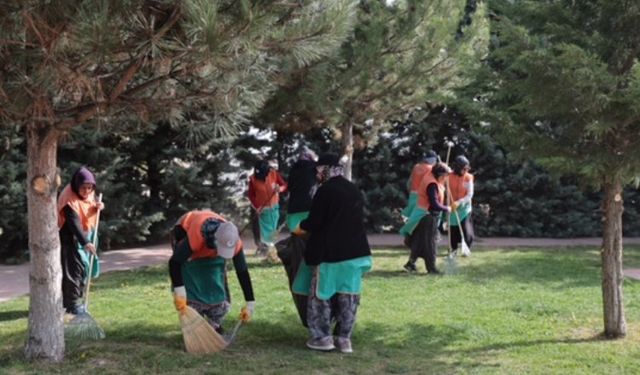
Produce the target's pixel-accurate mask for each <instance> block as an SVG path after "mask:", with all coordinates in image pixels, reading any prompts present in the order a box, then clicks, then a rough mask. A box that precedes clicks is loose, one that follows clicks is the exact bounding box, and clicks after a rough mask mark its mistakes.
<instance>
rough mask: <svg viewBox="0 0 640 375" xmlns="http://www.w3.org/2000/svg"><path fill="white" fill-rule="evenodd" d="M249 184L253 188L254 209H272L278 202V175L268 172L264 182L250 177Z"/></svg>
mask: <svg viewBox="0 0 640 375" xmlns="http://www.w3.org/2000/svg"><path fill="white" fill-rule="evenodd" d="M249 183H250V184H251V186H252V188H253V194H254V200H253V204H254V205H256V208H258V209H260V208H267V207H273V206H275V205H276V204H278V201H279V200H280V198H279V196H278V191H279V189H280V186H279V185H278V175H277V172H276V171H274V170H271V171H269V174H267V177H266V178H265V179H264V181H262V180H259V179H257V178H256V176H254V175H251V177H250V178H249Z"/></svg>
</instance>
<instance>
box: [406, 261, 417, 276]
mask: <svg viewBox="0 0 640 375" xmlns="http://www.w3.org/2000/svg"><path fill="white" fill-rule="evenodd" d="M403 267H404V269H405V271H407V272H409V273H411V272H418V269H417V268H416V264H415V263H411V262H407V264H405V265H404V266H403Z"/></svg>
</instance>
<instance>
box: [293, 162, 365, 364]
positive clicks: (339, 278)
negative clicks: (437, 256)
mask: <svg viewBox="0 0 640 375" xmlns="http://www.w3.org/2000/svg"><path fill="white" fill-rule="evenodd" d="M316 171H317V175H316V177H317V179H318V181H319V183H320V187H319V188H318V190H317V192H316V194H315V195H314V197H313V202H312V203H311V209H310V211H309V217H307V218H306V219H305V220H303V221H302V222H301V223H300V225H299V227H298V228H297V229H296V230H295V231H294V234H296V235H305V233H308V234H309V239H308V241H307V248H306V250H305V252H304V262H303V263H302V264H301V265H300V269H299V270H298V273H297V275H296V279H295V281H294V285H293V290H294V292H295V293H299V294H307V295H309V297H308V300H307V325H308V328H309V334H310V336H311V337H310V339H309V340H308V341H307V347H308V348H310V349H314V350H322V351H327V350H333V349H334V348H336V347H337V348H338V350H340V351H341V352H343V353H351V352H352V351H353V350H352V347H351V333H352V331H353V327H354V324H355V322H356V312H357V309H358V305H359V304H360V291H361V283H362V274H363V273H364V272H367V271H368V270H370V269H371V263H372V262H371V249H370V247H369V243H368V241H367V236H366V234H365V230H364V199H363V197H362V193H361V192H360V190H359V189H358V188H357V187H356V186H355V185H354V184H353V183H352V182H350V181H349V180H347V179H346V178H344V177H343V176H342V171H343V167H342V165H341V164H340V162H339V157H338V155H335V154H326V155H323V156H321V157H320V158H319V160H318V163H317V167H316ZM333 322H335V327H334V329H333V333H332V331H331V325H332V323H333Z"/></svg>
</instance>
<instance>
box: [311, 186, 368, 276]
mask: <svg viewBox="0 0 640 375" xmlns="http://www.w3.org/2000/svg"><path fill="white" fill-rule="evenodd" d="M300 228H302V229H303V230H305V231H307V232H310V233H311V234H310V236H309V241H308V242H307V249H306V251H305V254H304V259H305V261H306V263H307V264H309V265H311V266H315V265H318V264H320V263H332V262H340V261H344V260H349V259H355V258H359V257H362V256H366V255H371V249H370V247H369V242H368V241H367V235H366V233H365V230H364V199H363V197H362V194H361V193H360V190H358V188H357V187H356V186H355V185H354V184H353V183H351V182H350V181H349V180H347V179H345V178H344V177H342V176H338V177H333V178H331V179H329V180H328V181H326V182H325V183H324V184H322V186H320V188H318V191H317V192H316V195H315V196H314V197H313V203H312V205H311V210H310V212H309V217H308V218H307V219H305V220H303V221H302V222H301V223H300Z"/></svg>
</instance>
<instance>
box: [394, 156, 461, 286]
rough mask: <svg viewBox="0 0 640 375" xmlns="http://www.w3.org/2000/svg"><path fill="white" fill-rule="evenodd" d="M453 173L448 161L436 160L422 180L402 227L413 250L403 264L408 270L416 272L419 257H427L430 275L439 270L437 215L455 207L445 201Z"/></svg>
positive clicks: (426, 262)
mask: <svg viewBox="0 0 640 375" xmlns="http://www.w3.org/2000/svg"><path fill="white" fill-rule="evenodd" d="M450 173H451V168H449V166H448V165H447V164H445V163H437V164H436V165H434V166H433V168H432V169H431V173H427V174H426V175H425V176H424V177H423V178H422V181H421V182H420V187H419V188H418V201H417V203H416V208H415V209H414V210H413V213H412V214H411V217H410V218H409V220H407V223H406V224H405V225H404V226H403V227H402V228H400V234H402V235H404V236H405V237H406V238H405V244H407V243H408V244H409V247H410V249H411V254H410V255H409V260H408V261H407V263H406V264H405V265H404V269H405V270H407V271H408V272H416V271H417V268H416V260H417V259H418V258H424V260H425V264H426V268H427V272H428V273H429V274H430V275H437V274H440V271H438V268H437V267H436V243H437V236H438V233H437V231H438V218H439V216H440V213H441V212H443V211H444V212H451V211H452V209H453V210H455V203H454V204H453V205H452V206H447V205H445V204H444V191H445V187H444V185H445V179H446V178H447V177H448V176H449V174H450Z"/></svg>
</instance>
